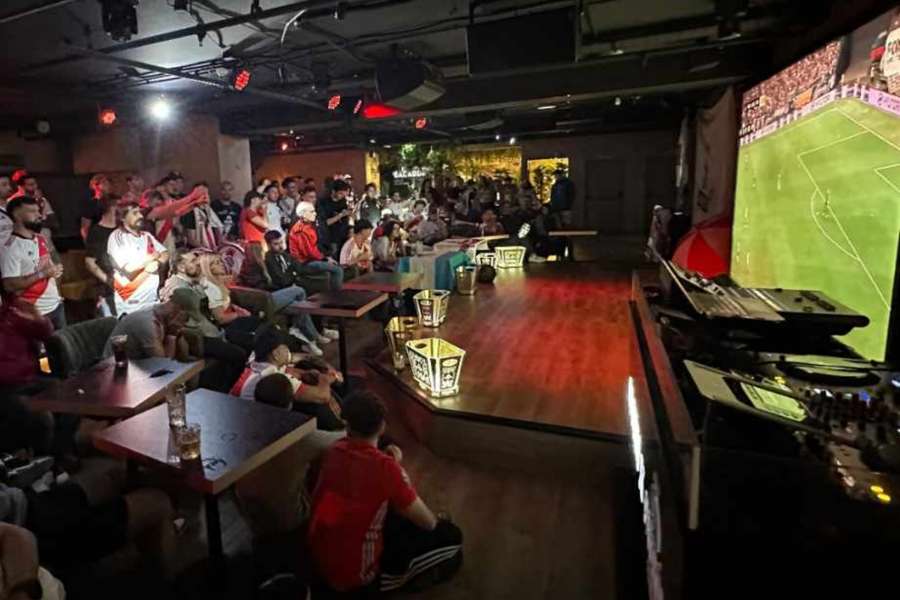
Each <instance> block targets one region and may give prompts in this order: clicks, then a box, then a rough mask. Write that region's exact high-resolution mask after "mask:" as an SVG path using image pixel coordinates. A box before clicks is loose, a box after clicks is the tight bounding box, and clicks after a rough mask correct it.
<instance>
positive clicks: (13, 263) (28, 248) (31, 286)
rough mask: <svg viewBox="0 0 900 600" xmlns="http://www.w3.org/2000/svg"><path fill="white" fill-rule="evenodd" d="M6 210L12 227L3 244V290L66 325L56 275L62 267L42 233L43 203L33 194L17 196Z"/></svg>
mask: <svg viewBox="0 0 900 600" xmlns="http://www.w3.org/2000/svg"><path fill="white" fill-rule="evenodd" d="M6 212H7V214H8V215H9V217H10V218H11V219H12V221H13V231H12V235H10V236H9V239H8V240H6V243H5V244H3V247H2V248H0V273H2V274H3V290H4V291H5V292H6V293H7V294H15V295H18V296H20V297H21V298H22V299H23V300H25V301H26V302H29V303H30V304H33V305H34V307H35V309H36V310H37V311H38V312H39V313H40V314H42V315H44V316H46V317H48V318H49V319H50V321H51V322H52V323H53V327H54V328H56V329H61V328H63V327H65V326H66V313H65V310H64V308H63V303H62V299H61V298H60V296H59V290H58V288H57V287H56V279H57V278H59V277H61V276H62V273H63V268H62V265H60V264H55V263H54V261H53V257H52V253H51V250H50V245H49V243H48V242H47V240H46V239H45V238H44V236H43V235H41V234H40V233H39V232H40V230H41V227H43V222H42V220H41V208H40V205H39V204H38V201H37V200H36V199H34V198H32V197H30V196H18V197H16V198H14V199H12V200H10V201H9V202H8V203H7V205H6Z"/></svg>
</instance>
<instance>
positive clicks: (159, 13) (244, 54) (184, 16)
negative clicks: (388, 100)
mask: <svg viewBox="0 0 900 600" xmlns="http://www.w3.org/2000/svg"><path fill="white" fill-rule="evenodd" d="M102 1H103V2H107V3H110V4H116V3H122V2H125V3H127V2H129V1H130V2H132V3H134V4H136V5H137V6H136V13H137V21H138V33H137V35H134V36H133V37H131V39H130V40H129V41H127V42H123V41H121V40H120V41H113V40H112V39H110V36H108V35H107V34H106V33H105V32H104V26H103V23H102V11H101V0H7V1H5V2H2V8H0V11H2V12H0V37H2V39H3V40H4V43H5V47H6V49H7V50H6V52H5V54H4V55H3V56H2V58H0V61H2V66H3V71H2V72H3V73H5V77H4V78H2V79H0V102H2V103H3V104H2V105H3V110H2V116H0V127H6V128H10V127H13V128H15V127H18V128H22V124H23V123H27V122H33V120H34V119H37V118H46V119H48V120H50V121H51V123H52V124H53V129H52V131H54V132H56V133H60V132H62V133H66V132H71V131H73V130H74V129H83V128H95V127H97V126H98V125H96V114H97V109H98V107H101V106H102V107H106V106H113V107H115V108H116V110H117V111H118V113H119V115H120V122H121V123H123V124H127V123H129V122H133V121H134V120H136V119H142V118H145V117H144V112H143V107H144V105H145V104H146V101H147V100H148V99H149V98H151V97H154V96H157V95H159V94H161V93H164V94H165V95H166V96H167V97H169V98H171V99H172V100H174V101H175V102H177V103H178V104H180V105H181V108H182V109H183V110H191V111H200V112H209V113H213V114H216V115H218V116H219V118H220V121H221V124H222V129H223V131H225V132H229V133H234V134H241V135H249V136H251V138H253V139H255V140H256V141H257V142H258V143H269V144H272V147H273V148H274V147H275V144H276V143H278V144H280V143H281V141H284V140H287V139H290V143H291V145H292V146H293V145H295V144H296V145H297V146H298V147H302V148H324V147H332V146H346V145H366V144H370V143H373V140H374V143H378V144H388V143H398V142H401V141H416V140H455V141H460V142H472V141H483V140H494V139H495V137H497V136H500V139H506V138H508V137H510V136H517V137H519V138H523V137H527V136H534V135H565V134H569V133H575V132H579V133H580V132H596V131H610V130H621V129H638V128H646V127H659V126H661V125H671V124H674V123H677V122H678V119H679V118H680V115H681V114H683V111H684V109H685V107H689V106H695V105H697V104H701V103H704V102H707V101H709V99H710V98H713V97H714V96H715V95H716V94H717V93H718V92H719V91H720V90H721V89H722V88H723V87H724V86H725V85H727V84H730V83H739V82H742V81H748V80H752V79H755V78H758V77H760V76H762V75H765V74H766V73H769V72H771V71H772V70H773V69H774V68H776V67H777V66H779V65H780V64H781V63H783V62H785V61H787V60H789V59H791V58H795V57H796V56H798V55H800V54H801V53H803V52H805V51H808V50H811V49H813V48H815V47H816V46H817V45H819V44H821V43H823V42H824V41H826V40H827V39H829V38H830V37H833V36H835V35H838V34H841V33H845V32H847V31H849V30H851V29H852V28H853V27H855V26H857V25H859V24H860V23H862V22H863V21H864V20H865V19H867V18H870V17H873V16H875V15H876V14H878V13H879V12H880V11H882V10H885V9H887V8H889V7H890V6H891V5H893V4H895V3H896V2H875V1H868V0H855V1H846V0H845V1H837V0H836V1H827V0H820V1H806V0H679V1H674V0H593V1H592V0H580V1H573V0H565V1H557V2H553V1H544V2H537V1H534V0H530V1H529V0H347V1H335V0H327V1H323V0H307V1H305V2H293V1H290V0H102ZM181 7H184V8H187V9H188V10H182V9H179V8H181ZM561 9H569V10H571V11H572V13H571V14H572V16H573V18H572V22H571V30H566V31H560V27H550V26H548V27H547V28H546V30H538V31H536V32H534V33H532V34H531V35H530V36H528V37H526V38H524V39H518V40H514V39H512V38H509V37H508V36H506V35H504V34H502V33H500V32H501V31H504V29H503V27H504V26H506V25H508V24H510V23H512V24H513V26H515V21H514V20H517V19H518V20H522V19H529V18H532V19H534V18H535V17H534V16H533V15H538V16H537V17H536V18H537V19H544V18H546V22H547V23H554V22H555V21H554V20H553V15H556V14H558V12H559V11H560V10H561ZM300 11H304V12H303V13H302V14H301V16H300V17H299V18H298V19H297V23H298V25H297V26H291V27H289V28H287V29H286V30H285V29H284V27H285V24H286V23H287V22H288V21H289V20H290V19H292V18H294V17H296V16H297V14H298V13H299V12H300ZM539 23H540V21H539ZM485 24H491V25H490V27H492V28H495V29H496V31H497V32H498V33H497V35H496V41H497V42H498V43H500V46H498V47H497V48H496V49H489V50H488V53H489V55H490V56H491V57H494V56H496V57H497V60H496V61H494V64H493V66H491V67H489V68H488V70H487V71H484V70H482V71H481V72H478V73H472V71H473V70H475V69H474V67H473V63H472V62H470V60H469V59H470V56H471V55H470V51H472V50H473V48H470V46H469V43H470V42H472V43H473V44H474V41H473V40H474V39H475V38H474V37H472V36H471V35H467V27H469V26H474V27H480V26H482V25H485ZM283 30H284V31H286V33H285V37H284V41H283V42H282V40H281V37H282V33H283ZM482 30H483V28H482ZM489 31H493V29H491V30H489ZM566 35H568V36H570V37H571V39H572V40H574V45H575V50H574V52H573V57H572V58H570V59H568V60H564V61H560V60H559V59H556V60H555V61H554V60H550V59H549V58H548V57H545V56H543V54H542V53H543V50H544V49H545V48H546V49H548V50H547V52H548V53H549V48H550V47H551V46H552V45H553V41H554V40H556V39H559V38H560V37H561V38H562V39H565V37H566ZM503 42H506V45H507V46H509V45H512V46H513V49H512V51H510V50H509V49H508V48H507V49H504V48H502V47H501V46H502V45H503V44H502V43H503ZM475 50H477V48H475ZM392 56H405V57H415V58H416V59H421V60H423V61H425V62H427V63H428V64H430V65H432V66H433V67H435V68H436V69H438V70H439V71H440V73H441V74H442V76H443V79H444V85H445V87H446V93H445V94H443V96H441V97H440V98H438V99H437V100H435V101H433V102H431V103H429V104H427V105H424V106H421V107H419V108H417V109H416V110H415V111H413V112H409V113H407V114H405V115H400V116H397V117H394V118H391V119H387V120H380V121H377V122H376V121H368V120H364V119H361V118H359V117H358V116H357V117H353V116H352V115H349V114H347V113H348V112H349V111H347V112H341V111H337V112H331V111H329V110H327V108H326V104H327V101H328V98H329V97H331V96H332V95H334V94H340V95H341V96H342V97H343V98H344V99H345V101H344V103H343V105H344V106H345V107H346V106H347V105H348V103H353V102H355V99H356V98H360V97H364V98H366V101H367V102H371V101H375V99H376V98H377V90H376V86H375V68H376V63H377V62H378V61H382V60H384V59H387V58H389V57H392ZM523 58H524V59H527V64H521V63H522V62H523V60H522V59H523ZM236 66H240V67H242V68H247V69H249V70H250V71H251V73H252V80H251V83H250V86H249V87H248V88H247V89H246V90H244V91H243V92H236V91H234V90H230V89H228V77H229V73H230V69H232V68H234V67H236ZM539 106H540V107H544V109H543V110H538V107H539ZM549 106H552V107H553V108H547V107H549ZM421 116H427V117H428V119H429V120H428V125H427V127H425V128H423V129H420V130H418V129H416V128H415V127H414V126H413V123H414V122H415V120H416V119H417V118H419V117H421ZM291 132H292V133H291ZM288 136H290V137H289V138H288Z"/></svg>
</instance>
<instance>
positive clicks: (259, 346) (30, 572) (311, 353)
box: [0, 171, 574, 597]
mask: <svg viewBox="0 0 900 600" xmlns="http://www.w3.org/2000/svg"><path fill="white" fill-rule="evenodd" d="M117 192H118V193H117ZM573 196H574V190H573V186H572V183H571V181H569V179H568V178H567V177H566V175H565V173H562V172H560V173H558V174H557V183H556V184H555V185H554V188H553V192H552V197H551V202H550V203H549V204H548V205H542V204H541V203H540V202H538V200H537V198H536V196H535V193H534V190H533V188H532V186H531V185H530V183H528V182H527V181H526V182H523V183H522V184H521V185H520V186H516V185H515V184H514V183H513V181H512V180H511V179H510V178H501V179H492V178H489V177H482V178H480V179H479V180H478V181H468V182H463V181H462V180H461V179H458V178H454V179H452V180H451V181H449V182H448V184H447V185H444V186H442V187H441V189H438V188H437V187H435V186H434V185H433V183H432V182H431V181H430V180H428V181H426V182H425V184H424V185H423V186H422V188H421V190H417V191H416V193H414V194H413V195H412V197H409V198H402V197H401V196H400V194H399V193H396V192H395V193H393V194H391V196H390V197H384V196H381V195H379V194H378V190H377V187H376V186H375V185H374V184H368V185H366V186H365V188H364V190H363V191H362V193H361V194H359V195H358V196H357V194H356V193H355V192H354V190H353V187H352V181H351V180H349V178H348V177H341V176H335V177H333V178H329V179H328V180H326V181H325V184H324V186H323V187H322V189H317V188H316V186H315V182H314V181H313V180H311V179H308V178H307V179H304V178H301V177H289V178H287V179H285V180H284V181H281V182H280V183H279V182H272V181H268V180H266V181H261V182H260V184H259V186H258V187H257V188H256V189H254V190H250V191H249V192H247V193H246V194H245V195H244V197H243V201H240V200H239V199H238V198H237V197H236V190H235V188H234V186H233V185H232V184H231V183H229V182H225V183H223V184H222V186H221V188H220V189H219V190H218V193H217V194H216V197H215V198H214V199H213V198H211V194H210V190H209V188H208V186H207V185H206V184H204V183H203V182H197V183H194V185H192V186H190V187H187V186H185V178H184V177H183V176H182V175H181V174H180V173H178V172H172V173H169V174H168V175H166V176H165V177H164V178H163V179H162V180H160V181H159V182H158V183H157V184H156V185H154V186H150V187H148V186H146V185H145V182H144V181H143V180H142V178H141V177H140V176H138V175H132V176H130V177H128V178H127V179H126V180H125V186H124V189H121V190H115V189H114V186H113V184H112V182H111V180H110V178H109V177H107V176H105V175H103V174H98V175H95V176H94V177H92V178H91V180H90V197H89V198H86V199H85V200H84V201H83V205H82V206H81V211H80V234H81V237H82V240H83V242H84V247H85V249H86V258H85V269H86V270H87V272H88V273H89V274H90V276H91V277H92V278H93V279H94V280H95V285H96V292H97V293H96V296H97V298H98V301H97V305H96V316H97V317H104V316H113V317H115V318H116V319H117V321H116V323H115V326H114V329H113V331H112V334H111V335H110V339H112V338H113V337H115V336H119V335H125V336H127V337H126V343H125V350H126V353H127V355H128V357H129V358H130V359H141V358H148V357H166V358H174V359H177V360H192V359H198V358H204V359H206V366H205V368H204V370H203V371H202V373H201V374H200V379H199V385H200V386H201V387H206V388H210V389H213V390H219V391H222V392H225V393H230V394H232V395H234V396H237V397H240V398H244V399H246V400H247V401H248V402H252V401H257V402H263V403H266V404H269V405H273V406H278V407H281V408H284V409H291V410H296V411H300V412H304V413H307V414H309V415H312V416H315V417H316V418H317V424H318V428H319V429H320V430H321V431H320V432H319V433H320V434H321V435H326V434H327V435H328V436H330V437H327V438H325V439H326V441H327V444H324V446H328V450H327V451H326V452H325V453H324V455H323V456H322V457H321V468H320V471H319V475H318V477H317V478H316V479H314V481H313V482H312V483H311V484H310V487H309V496H308V497H309V502H307V501H301V500H298V496H299V495H302V496H303V497H304V498H305V497H306V494H307V490H306V485H305V479H304V477H305V475H306V472H307V471H306V469H305V468H301V467H302V465H301V464H299V463H298V462H294V463H290V462H285V461H292V460H294V461H301V459H300V458H297V456H301V455H303V456H306V458H304V459H302V461H303V462H304V464H305V463H306V462H309V458H310V457H309V456H308V455H309V451H308V449H304V448H298V449H296V450H297V452H299V454H296V453H294V452H286V453H284V455H283V456H281V457H279V460H278V461H273V463H272V464H270V465H267V470H260V472H258V473H257V472H255V473H254V475H253V476H252V477H249V478H248V480H250V481H251V483H250V484H247V485H243V487H241V486H239V488H238V494H237V495H238V499H239V501H240V502H241V504H242V506H243V507H244V510H245V515H246V516H248V518H249V519H250V520H251V521H253V522H254V523H255V525H257V526H258V528H259V529H265V523H267V522H268V523H271V522H277V523H280V525H279V527H282V530H283V529H284V528H299V527H300V526H301V525H302V523H303V522H304V521H306V522H307V523H308V527H307V531H308V533H307V535H306V538H305V539H306V546H307V547H308V549H309V551H310V552H311V556H312V561H313V563H314V564H315V566H316V567H317V577H318V578H319V579H320V581H321V583H322V585H324V586H326V587H328V588H331V589H333V590H338V591H353V590H356V591H359V590H368V591H377V590H378V589H379V588H381V589H384V590H387V589H395V588H398V587H402V586H403V585H405V584H406V583H407V582H409V581H411V580H415V579H416V577H417V576H418V575H420V574H423V573H424V572H425V571H428V572H429V577H431V578H432V579H434V578H435V575H434V573H435V571H437V572H439V573H443V575H439V577H441V576H447V575H449V574H450V573H452V572H453V571H454V570H455V569H456V568H458V567H459V564H460V562H461V558H462V554H461V539H462V538H461V532H460V531H459V529H458V528H457V527H456V526H455V525H453V524H452V523H451V522H450V521H449V520H447V519H445V518H438V517H436V516H435V515H434V514H433V513H432V511H431V510H429V508H428V507H427V506H426V505H425V504H424V503H423V502H422V500H421V499H419V497H418V495H417V494H416V491H415V489H414V488H413V487H412V485H411V484H410V481H409V478H408V477H407V476H406V473H405V472H404V470H403V468H402V466H401V460H402V452H401V451H400V449H399V448H397V447H396V446H394V445H392V444H390V442H389V441H385V439H384V438H383V434H384V431H385V417H384V409H383V408H382V406H381V404H380V402H379V400H378V399H377V398H376V397H375V396H374V395H372V394H371V393H368V392H361V393H356V394H355V395H352V396H350V397H347V398H342V397H341V395H340V393H339V391H338V390H339V389H341V388H340V386H341V384H342V383H343V381H342V376H341V374H340V373H339V372H338V371H337V370H335V369H334V368H333V367H332V366H331V365H330V364H328V363H327V362H325V361H324V360H322V358H321V356H322V355H323V350H322V346H324V345H326V344H329V343H332V342H333V341H334V340H335V339H337V338H338V337H339V334H338V332H337V331H336V330H335V329H333V328H331V327H329V326H328V323H327V322H323V321H321V320H318V319H315V320H314V319H312V318H310V316H309V315H307V314H305V313H297V312H294V311H287V310H286V309H288V307H289V306H290V305H291V304H293V303H295V302H297V301H302V300H304V299H305V298H306V295H307V291H306V288H305V285H306V282H307V281H308V280H309V278H311V277H314V278H319V280H320V281H322V282H323V285H324V286H325V288H327V289H330V290H338V289H340V288H341V287H342V285H343V282H344V281H345V279H347V278H349V277H354V276H357V275H359V274H363V273H367V272H371V271H390V270H394V269H396V268H397V265H398V261H399V260H400V258H401V257H403V256H405V255H408V254H410V253H411V252H415V249H416V248H417V247H419V248H421V245H423V244H428V245H431V244H434V243H436V242H439V241H441V240H443V239H446V238H448V237H449V236H450V235H451V231H452V232H456V234H457V235H466V236H475V235H497V234H503V233H509V234H511V235H512V236H513V237H517V238H519V241H520V242H521V243H523V244H525V245H527V246H528V248H529V250H530V251H531V254H532V256H533V257H534V258H533V260H538V261H539V260H542V258H541V256H542V255H543V256H546V255H547V254H548V253H549V252H551V251H553V248H552V247H551V246H552V244H551V241H550V238H549V237H548V236H547V235H546V232H547V229H548V228H550V227H553V226H566V225H568V224H570V222H571V216H570V215H571V205H572V201H573ZM524 224H528V225H529V227H527V228H523V227H522V225H524ZM58 225H59V224H58V221H57V219H56V217H55V213H54V210H53V207H52V205H51V204H50V201H49V200H48V199H47V198H46V197H45V196H44V194H43V193H42V191H41V189H40V186H39V183H38V181H37V179H36V178H35V177H34V176H32V175H30V174H29V173H27V172H25V171H17V172H16V173H14V174H13V175H12V176H11V177H0V277H2V292H3V293H2V306H0V337H2V339H3V343H2V344H0V388H2V389H3V393H2V398H0V455H2V453H13V454H14V455H16V456H19V457H21V458H22V459H23V460H25V461H26V462H27V461H28V460H30V459H31V458H32V457H34V456H37V455H44V454H46V455H51V456H54V457H55V458H56V459H57V463H56V465H57V466H56V467H55V473H56V474H57V475H59V474H60V473H62V472H63V471H64V470H65V472H66V476H65V477H56V478H54V477H49V476H48V477H49V478H48V477H44V478H43V479H41V481H42V482H43V483H42V485H41V486H38V487H33V486H28V487H27V488H26V489H19V488H17V487H15V486H14V485H7V483H8V482H5V481H3V479H2V478H0V542H2V543H9V544H14V545H15V546H14V548H15V550H10V551H8V550H7V549H6V548H5V547H3V551H2V552H0V564H2V566H3V569H2V571H0V572H2V573H3V575H4V578H2V579H0V596H3V595H4V594H7V595H8V596H9V597H20V596H18V595H16V594H21V593H25V592H29V593H30V591H31V590H33V587H34V585H36V584H35V582H38V584H39V585H43V587H44V589H45V590H48V589H49V588H50V587H51V583H50V582H51V581H53V577H52V576H50V575H49V573H48V572H47V571H44V570H42V569H40V568H39V567H38V564H39V563H38V560H37V553H38V551H39V553H40V560H41V563H42V564H44V565H50V566H52V569H53V571H54V572H55V573H57V574H58V575H63V579H64V580H65V581H67V583H68V582H71V581H72V577H73V575H72V574H73V573H76V572H80V571H79V567H78V565H81V564H83V563H84V561H91V560H94V559H99V558H101V557H104V556H107V555H109V554H110V553H115V552H116V551H118V550H119V549H120V548H121V547H123V546H126V545H128V544H130V543H133V544H136V545H137V547H138V548H139V549H140V550H142V552H143V556H144V558H145V559H147V561H149V562H145V564H153V565H156V566H157V568H158V573H160V574H162V575H163V578H162V579H161V581H166V580H168V579H171V578H172V577H174V575H175V566H174V563H173V561H174V556H175V552H174V543H175V542H174V536H175V528H174V527H173V519H174V518H175V512H174V509H173V506H172V503H171V501H170V500H169V498H168V496H167V495H166V494H164V493H162V492H160V491H159V490H156V489H152V488H151V489H135V488H134V487H126V485H125V478H124V476H122V474H121V472H120V471H121V465H118V464H115V463H111V461H109V460H108V459H101V458H99V457H97V456H96V455H95V454H93V453H92V452H91V450H90V448H89V444H87V440H88V439H89V434H90V432H91V431H92V430H95V429H96V428H97V427H101V426H104V425H105V424H103V423H98V422H95V421H91V420H87V419H77V418H70V417H66V416H62V415H50V414H42V413H30V412H29V411H27V410H26V409H25V408H24V406H25V405H24V404H23V403H22V398H23V397H24V396H27V395H29V394H33V393H36V392H39V391H40V390H41V389H43V388H44V387H45V386H46V385H47V380H46V379H45V377H46V376H45V375H44V374H43V373H41V370H40V368H39V363H40V358H41V356H42V352H43V346H42V343H43V342H44V341H46V340H47V339H48V338H49V337H50V336H51V335H53V334H54V332H55V331H60V330H64V329H65V328H66V327H67V326H69V325H68V324H67V319H66V312H65V308H64V302H63V299H62V297H61V295H60V291H59V284H58V281H59V279H60V278H61V277H62V275H63V267H62V262H61V260H60V257H59V255H58V253H57V251H56V249H55V247H54V244H53V240H54V235H56V234H57V232H58V229H57V228H58ZM229 244H230V245H232V246H234V245H238V246H239V247H240V249H241V252H242V253H243V260H242V261H241V264H240V268H239V269H237V270H236V271H235V272H229V269H228V268H226V263H225V261H223V258H222V255H221V254H220V253H219V252H218V250H220V249H221V248H222V247H223V245H229ZM235 285H238V286H245V287H247V288H254V289H256V290H260V291H262V292H266V293H267V294H268V295H269V298H270V301H271V302H270V305H271V307H272V310H274V311H275V313H276V314H275V315H268V317H269V318H266V319H265V320H264V319H263V318H261V315H260V314H254V313H252V312H251V311H250V310H248V309H247V308H245V307H242V306H239V305H238V304H237V303H236V302H234V301H233V300H232V293H231V291H232V286H235ZM272 317H274V318H272ZM104 354H105V355H106V356H110V355H111V354H112V348H111V344H110V343H107V347H106V350H105V353H104ZM88 393H90V391H88ZM316 443H319V444H320V445H321V444H322V442H321V439H320V440H319V442H316ZM304 452H305V453H306V454H304ZM0 462H2V458H0ZM92 473H100V474H101V475H99V476H94V475H92ZM266 473H268V474H266ZM347 473H353V476H352V477H348V476H347ZM99 481H102V482H103V483H102V484H101V483H98V482H99ZM286 490H288V491H289V493H290V494H293V496H294V497H292V498H286V497H285V494H286ZM276 515H281V516H279V517H278V518H276ZM285 515H287V516H285ZM10 552H17V553H19V554H20V556H22V557H24V558H25V559H26V560H22V561H20V562H19V563H18V564H12V563H10V562H9V556H10ZM422 556H427V557H428V558H427V560H423V559H422V558H421V557H422ZM439 577H438V578H439ZM76 579H77V578H76ZM3 597H6V596H3ZM21 597H31V596H21Z"/></svg>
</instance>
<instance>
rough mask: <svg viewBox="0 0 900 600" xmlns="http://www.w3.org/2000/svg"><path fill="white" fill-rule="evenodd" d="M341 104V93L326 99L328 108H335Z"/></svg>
mask: <svg viewBox="0 0 900 600" xmlns="http://www.w3.org/2000/svg"><path fill="white" fill-rule="evenodd" d="M340 105H341V95H340V94H335V95H334V96H332V97H331V98H329V99H328V110H337V108H338V106H340Z"/></svg>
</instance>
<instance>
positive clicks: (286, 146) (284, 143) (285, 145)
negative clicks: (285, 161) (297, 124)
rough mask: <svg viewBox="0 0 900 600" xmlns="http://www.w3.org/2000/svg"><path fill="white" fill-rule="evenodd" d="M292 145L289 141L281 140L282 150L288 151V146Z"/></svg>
mask: <svg viewBox="0 0 900 600" xmlns="http://www.w3.org/2000/svg"><path fill="white" fill-rule="evenodd" d="M290 147H291V145H290V144H288V143H287V142H281V146H280V148H281V151H282V152H287V150H288V148H290Z"/></svg>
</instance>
